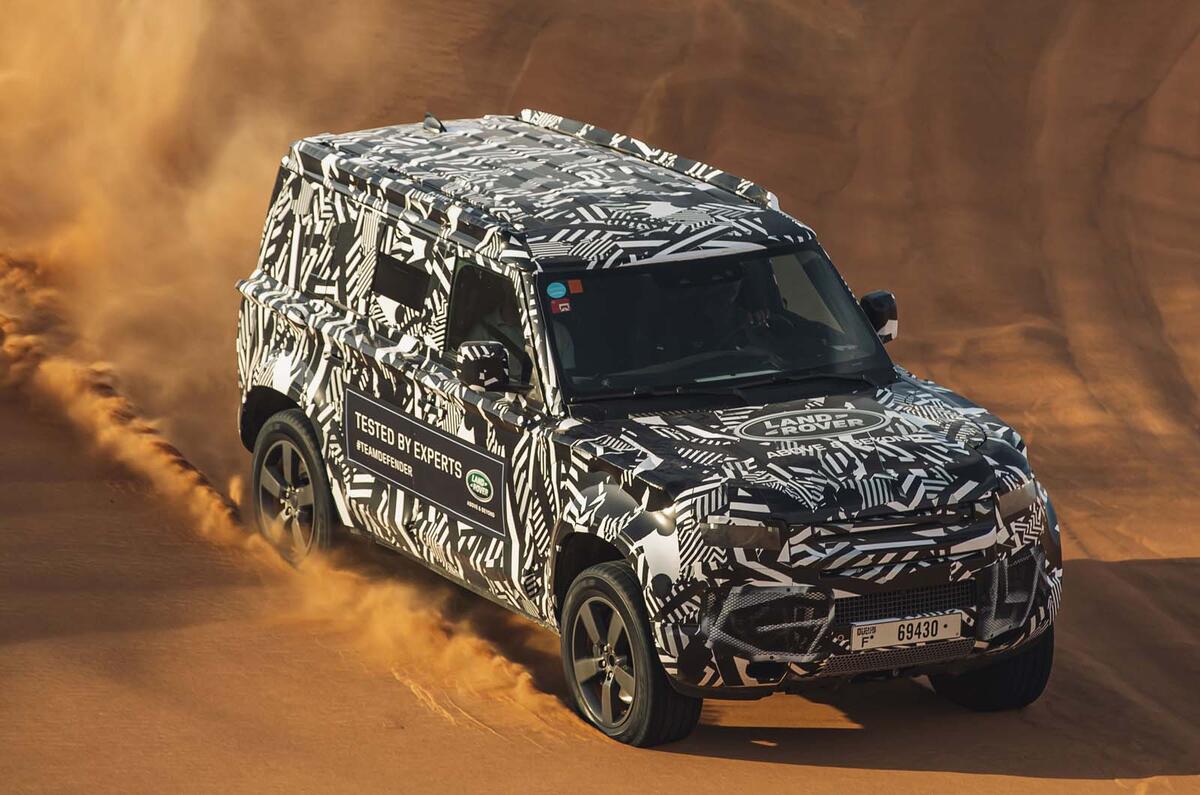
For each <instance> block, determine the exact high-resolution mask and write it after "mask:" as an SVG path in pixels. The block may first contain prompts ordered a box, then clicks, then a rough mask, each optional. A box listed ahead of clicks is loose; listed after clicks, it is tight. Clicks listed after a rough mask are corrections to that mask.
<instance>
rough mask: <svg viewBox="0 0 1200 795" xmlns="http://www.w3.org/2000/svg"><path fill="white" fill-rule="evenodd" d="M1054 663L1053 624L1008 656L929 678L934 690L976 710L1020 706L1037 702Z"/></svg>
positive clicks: (994, 709)
mask: <svg viewBox="0 0 1200 795" xmlns="http://www.w3.org/2000/svg"><path fill="white" fill-rule="evenodd" d="M1053 664H1054V627H1053V626H1051V627H1049V628H1048V629H1047V630H1046V631H1045V632H1043V633H1042V634H1041V636H1039V637H1038V638H1036V639H1035V640H1033V641H1031V642H1030V643H1029V644H1028V645H1027V646H1026V647H1025V648H1023V649H1021V650H1020V651H1017V652H1016V653H1014V654H1013V655H1012V656H1010V657H1006V658H1004V659H1003V660H1000V661H999V662H995V663H992V664H991V665H989V666H986V667H984V668H976V669H975V670H973V671H966V672H965V673H961V674H936V675H934V676H931V677H929V681H930V682H931V683H932V684H933V689H934V690H935V691H936V692H937V693H938V695H940V696H944V697H946V698H948V699H950V700H951V701H953V702H954V703H955V704H958V705H960V706H963V707H966V708H967V709H973V710H976V711H978V712H998V711H1000V710H1006V709H1020V708H1021V707H1025V706H1028V705H1029V704H1032V703H1033V702H1034V701H1037V699H1038V696H1040V695H1041V694H1042V691H1043V690H1045V689H1046V682H1047V681H1049V679H1050V669H1051V667H1052V666H1053Z"/></svg>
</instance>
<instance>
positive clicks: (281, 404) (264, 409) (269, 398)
mask: <svg viewBox="0 0 1200 795" xmlns="http://www.w3.org/2000/svg"><path fill="white" fill-rule="evenodd" d="M299 408H300V404H299V403H297V402H296V401H295V400H293V399H292V398H290V397H288V396H287V395H285V394H283V393H282V392H280V391H278V390H276V389H272V388H271V387H269V386H256V387H252V388H251V389H250V391H249V392H247V393H246V397H245V398H244V399H243V400H242V409H241V412H240V415H239V417H238V433H239V435H240V437H241V439H242V446H243V447H245V448H246V449H247V450H249V451H250V452H254V442H255V440H256V439H258V432H259V431H261V430H262V427H263V425H265V424H266V422H267V420H269V419H270V418H271V417H272V415H274V414H278V413H279V412H281V411H287V410H288V409H299Z"/></svg>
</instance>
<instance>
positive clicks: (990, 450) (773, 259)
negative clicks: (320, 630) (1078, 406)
mask: <svg viewBox="0 0 1200 795" xmlns="http://www.w3.org/2000/svg"><path fill="white" fill-rule="evenodd" d="M238 289H239V290H240V291H241V293H242V295H243V301H242V307H241V314H240V318H239V329H238V371H239V377H240V384H241V391H242V404H241V411H240V431H241V438H242V440H243V442H244V443H245V445H246V447H247V449H249V450H252V451H253V454H254V458H253V500H254V507H255V511H256V516H257V520H258V522H259V524H260V526H261V529H262V532H263V533H265V534H266V535H267V537H268V538H270V539H271V540H272V541H274V542H275V543H276V544H277V545H278V547H279V548H280V550H281V551H282V552H283V554H285V555H286V556H287V557H289V558H290V559H292V560H293V561H299V560H300V559H301V558H303V557H304V556H305V555H308V554H310V553H312V552H313V551H314V550H317V549H319V548H322V547H324V546H326V545H327V544H328V543H329V542H330V539H331V536H332V535H333V533H334V531H335V529H338V528H347V529H348V530H349V531H351V532H354V533H358V534H362V535H366V536H369V537H371V538H372V539H374V540H375V541H377V542H378V543H380V544H383V545H385V546H387V547H389V548H391V549H394V550H396V551H398V552H401V553H404V554H406V555H409V556H411V557H413V558H415V559H417V560H418V561H420V562H421V563H423V564H424V565H426V566H428V567H430V568H432V569H434V570H436V571H438V572H440V573H441V574H443V575H445V576H446V577H447V578H449V579H451V580H453V581H455V582H457V583H459V584H461V585H463V586H465V587H467V588H469V589H471V590H473V591H475V592H477V593H478V594H480V595H482V596H484V597H486V598H488V599H491V600H493V601H495V602H497V603H499V604H501V605H504V606H505V607H508V608H509V609H511V610H514V611H516V612H518V613H521V614H522V615H524V616H527V617H529V618H530V619H532V620H534V621H537V622H539V623H541V624H543V625H545V626H546V627H549V628H550V629H553V630H555V631H557V632H558V633H559V634H560V636H561V639H562V655H563V664H564V671H565V676H566V681H567V683H568V686H569V687H570V690H571V692H572V694H573V695H574V698H575V702H576V704H577V706H578V709H579V712H580V713H581V714H582V715H583V716H584V717H585V718H586V719H587V720H588V721H590V722H592V723H593V724H595V725H596V726H597V727H598V728H599V729H601V730H602V731H604V732H605V733H607V734H608V735H610V736H612V737H614V738H616V739H618V740H621V741H623V742H628V743H633V744H638V745H651V744H654V743H660V742H665V741H668V740H672V739H677V738H680V737H683V736H684V735H686V734H687V733H688V732H689V731H690V730H691V729H692V727H693V726H694V725H695V723H696V721H697V717H698V715H699V712H700V703H701V699H703V698H709V697H712V698H742V697H758V696H763V695H767V694H769V693H773V692H776V691H780V690H791V689H795V688H798V687H800V686H802V685H805V684H806V683H812V682H822V681H830V680H836V679H843V680H844V679H856V678H866V677H878V676H912V675H917V674H929V675H930V677H931V679H932V682H933V686H934V687H935V688H936V689H937V691H938V692H940V693H943V694H945V695H946V696H948V697H949V698H951V699H953V700H954V701H956V702H958V703H960V704H963V705H965V706H967V707H971V708H974V709H1003V708H1013V707H1020V706H1023V705H1025V704H1027V703H1029V702H1031V701H1033V700H1034V699H1035V698H1037V697H1038V695H1039V694H1040V693H1041V691H1042V689H1043V687H1044V685H1045V682H1046V679H1047V677H1048V676H1049V673H1050V666H1051V660H1052V655H1053V627H1052V622H1053V621H1054V617H1055V613H1056V611H1057V608H1058V605H1059V599H1060V583H1061V575H1062V561H1061V553H1060V547H1059V531H1058V526H1057V522H1056V519H1055V514H1054V509H1053V508H1052V507H1051V504H1050V501H1049V499H1048V498H1047V495H1046V492H1045V490H1044V489H1043V488H1042V486H1041V485H1040V484H1039V483H1038V481H1037V480H1036V479H1035V478H1034V476H1033V473H1032V472H1031V470H1030V466H1029V462H1028V459H1027V455H1026V450H1025V445H1024V443H1023V442H1022V440H1021V437H1020V436H1019V435H1018V434H1017V432H1016V431H1015V430H1013V429H1012V428H1010V427H1009V426H1008V425H1006V424H1005V423H1004V422H1002V421H1001V420H1000V419H999V418H997V417H996V416H994V415H992V414H990V413H988V412H987V411H986V410H985V409H982V408H980V407H978V406H976V405H975V404H973V403H971V402H970V401H968V400H967V399H965V398H963V397H961V396H959V395H957V394H955V393H953V392H951V391H949V390H948V389H945V388H942V387H940V386H938V385H936V384H934V383H931V382H929V381H924V380H921V379H919V378H916V377H914V376H913V375H911V374H909V373H908V372H907V371H905V370H904V369H902V368H901V367H899V366H897V365H896V364H895V363H893V362H892V360H891V359H890V358H889V357H888V354H887V353H886V352H885V350H884V346H883V343H885V342H887V341H889V340H890V339H892V338H893V337H894V336H895V334H896V328H897V326H896V323H897V320H896V319H897V315H896V303H895V299H894V298H893V297H892V295H891V294H890V293H886V292H874V293H869V294H867V295H865V296H863V298H862V299H861V300H855V298H854V296H853V295H852V293H851V292H850V290H849V289H848V287H847V286H846V284H845V283H844V282H843V280H842V278H841V276H840V275H839V274H838V272H837V270H836V269H835V268H834V266H833V264H832V263H831V262H830V260H829V258H828V256H827V255H826V254H825V252H824V251H823V250H822V248H821V246H820V245H819V244H818V243H817V240H816V237H815V236H814V234H813V232H812V230H811V229H809V228H808V227H807V226H805V225H804V224H802V223H800V222H798V221H797V220H795V219H794V218H792V217H791V216H790V215H788V214H786V213H784V212H782V211H781V210H780V209H779V204H778V202H777V201H776V199H775V197H774V195H772V194H771V193H769V192H768V191H766V190H764V189H763V188H761V187H759V186H758V185H755V184H754V183H751V182H748V181H746V180H744V179H740V178H737V177H734V176H732V175H730V174H727V173H725V172H723V171H720V170H718V169H715V168H713V167H711V166H708V165H705V164H703V163H699V162H696V161H693V160H687V159H685V158H683V157H679V156H677V155H674V154H671V153H669V152H665V151H662V150H660V149H655V148H653V147H651V146H649V145H648V144H645V143H643V142H641V141H638V140H635V139H633V138H629V137H627V136H624V135H619V134H615V133H611V132H606V131H604V130H601V129H599V128H596V127H593V126H591V125H589V124H582V123H579V122H575V121H570V120H568V119H564V118H562V117H560V116H554V115H550V114H547V113H541V112H533V111H523V112H522V113H521V114H520V115H518V116H516V117H511V116H486V117H484V118H481V119H469V120H463V121H454V122H448V123H442V122H440V121H438V120H437V119H435V118H433V117H427V118H426V119H425V121H424V123H420V124H409V125H400V126H395V127H384V128H380V129H376V130H367V131H363V132H356V133H348V134H344V135H317V136H313V137H311V138H306V139H304V140H301V141H298V142H296V143H295V144H294V145H293V146H292V147H291V149H290V151H289V152H288V154H287V155H286V156H285V157H284V158H283V162H282V166H281V168H280V169H279V174H278V178H277V180H276V183H275V190H274V193H273V196H272V198H271V204H270V209H269V211H268V214H267V221H266V229H265V232H264V235H263V240H262V247H261V252H260V256H259V260H258V265H257V267H256V268H255V270H254V272H253V274H251V275H250V277H249V278H247V279H246V280H244V281H242V282H241V283H240V284H239V285H238Z"/></svg>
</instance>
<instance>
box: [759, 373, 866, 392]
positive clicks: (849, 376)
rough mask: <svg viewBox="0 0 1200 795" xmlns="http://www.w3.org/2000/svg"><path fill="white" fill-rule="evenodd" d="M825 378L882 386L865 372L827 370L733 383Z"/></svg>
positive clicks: (784, 381) (793, 382)
mask: <svg viewBox="0 0 1200 795" xmlns="http://www.w3.org/2000/svg"><path fill="white" fill-rule="evenodd" d="M826 379H828V380H835V381H860V382H862V383H864V384H867V385H868V386H872V387H874V388H875V389H880V388H882V386H883V384H880V383H879V382H878V381H876V380H875V379H874V378H871V377H870V376H868V375H867V374H866V373H831V372H827V371H818V372H815V373H775V374H774V375H769V376H767V377H765V378H758V379H755V380H752V381H738V382H736V384H735V385H736V386H737V387H738V388H739V389H745V388H747V387H756V386H771V385H773V384H798V383H801V382H803V381H822V380H826Z"/></svg>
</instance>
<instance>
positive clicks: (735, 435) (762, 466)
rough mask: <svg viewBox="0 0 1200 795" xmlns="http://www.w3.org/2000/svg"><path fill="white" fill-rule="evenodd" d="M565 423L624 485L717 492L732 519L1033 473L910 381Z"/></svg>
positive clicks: (912, 504) (1008, 440)
mask: <svg viewBox="0 0 1200 795" xmlns="http://www.w3.org/2000/svg"><path fill="white" fill-rule="evenodd" d="M565 425H567V427H564V428H562V429H561V430H563V431H564V433H565V435H566V436H567V437H568V439H569V443H570V444H571V445H572V447H575V448H576V449H578V450H579V451H580V452H582V453H584V454H585V455H587V456H591V457H594V458H598V459H600V460H601V461H603V462H604V463H605V464H607V465H608V467H610V468H617V469H619V470H621V471H622V472H623V473H624V475H625V476H626V477H627V478H629V479H631V480H634V479H636V480H641V481H643V482H645V483H648V484H650V485H652V486H654V487H656V488H658V489H660V490H662V491H664V492H666V494H667V495H668V496H670V497H671V498H673V499H676V500H678V499H680V498H681V497H682V496H684V495H688V494H694V493H703V492H706V491H711V492H714V494H715V493H717V492H721V494H720V497H719V502H720V503H721V504H724V505H727V506H728V509H729V511H730V512H731V513H733V514H737V513H738V504H739V501H741V502H743V503H744V504H745V505H746V507H747V509H748V510H751V511H758V512H760V513H761V511H762V510H763V508H764V506H766V507H767V508H768V509H769V510H770V513H771V515H773V516H780V517H797V518H798V517H801V516H803V517H809V518H811V517H818V518H849V517H852V516H854V515H856V514H860V513H863V512H870V511H871V510H872V509H879V510H885V509H886V510H890V511H903V510H913V509H917V508H922V507H926V506H935V505H951V504H957V503H962V502H968V501H974V500H978V499H981V498H983V497H986V496H988V495H990V494H991V493H992V492H993V491H995V490H996V489H997V484H998V479H999V478H1003V477H1006V476H1007V475H1006V474H1005V473H1003V472H1000V471H998V470H1006V469H1010V468H1012V467H1016V468H1018V469H1019V468H1027V465H1026V464H1024V463H1023V462H1024V456H1023V454H1022V453H1021V450H1022V446H1021V444H1020V439H1019V437H1018V436H1017V435H1016V434H1015V432H1013V431H1012V429H1011V428H1009V427H1008V426H1007V425H1004V424H1003V423H1002V422H1000V420H999V419H998V418H996V417H994V416H993V415H991V414H989V413H987V412H986V411H985V410H984V409H981V408H979V407H978V406H975V405H974V404H972V403H970V402H969V401H967V400H966V399H964V398H962V397H961V396H958V395H955V394H954V393H953V392H950V391H949V390H945V389H943V388H941V387H938V386H936V385H934V384H931V383H929V382H922V381H918V380H917V379H915V378H912V377H911V376H908V375H907V374H904V377H902V378H901V380H899V381H897V382H895V383H893V384H890V385H889V386H888V387H887V388H884V389H880V390H878V391H876V392H874V393H858V394H849V395H829V396H821V397H813V398H805V399H801V400H793V401H788V402H783V403H773V404H770V405H765V406H752V407H738V408H730V409H720V410H715V411H692V410H688V411H679V412H665V411H664V412H658V413H651V412H647V413H635V414H631V415H630V416H629V417H627V418H623V419H618V420H606V421H600V422H577V421H568V423H567V424H565ZM713 505H714V507H716V503H715V502H714V503H713Z"/></svg>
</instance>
